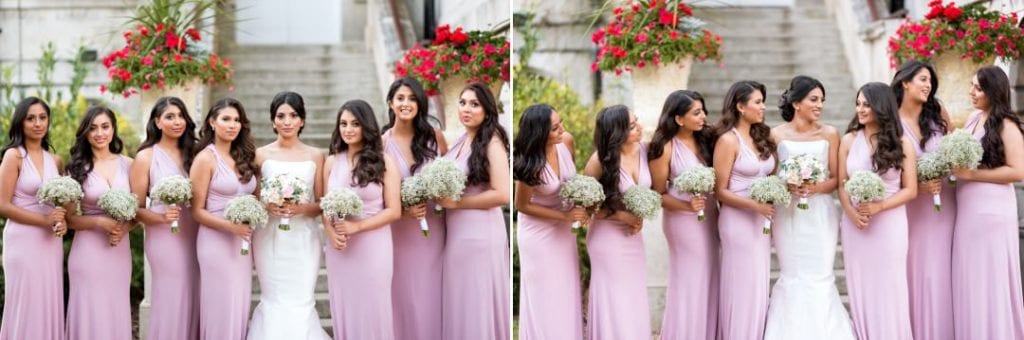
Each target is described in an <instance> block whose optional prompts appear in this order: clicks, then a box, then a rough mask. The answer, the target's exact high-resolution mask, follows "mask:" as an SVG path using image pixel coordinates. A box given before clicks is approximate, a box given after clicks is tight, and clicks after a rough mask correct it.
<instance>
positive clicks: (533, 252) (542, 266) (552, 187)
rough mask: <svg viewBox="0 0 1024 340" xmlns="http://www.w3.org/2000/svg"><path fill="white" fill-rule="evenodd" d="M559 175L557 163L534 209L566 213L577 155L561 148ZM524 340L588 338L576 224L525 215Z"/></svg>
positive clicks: (521, 226)
mask: <svg viewBox="0 0 1024 340" xmlns="http://www.w3.org/2000/svg"><path fill="white" fill-rule="evenodd" d="M555 149H556V150H557V151H556V152H557V153H558V164H557V165H555V166H557V167H558V175H557V177H556V175H555V172H554V170H553V169H552V168H551V164H547V165H546V166H545V167H544V170H543V171H542V174H541V179H542V180H543V183H541V184H540V185H537V186H535V187H534V189H533V197H532V198H531V202H532V203H533V204H537V205H541V206H544V207H548V208H551V209H555V210H560V211H561V210H566V209H567V208H568V207H566V206H564V205H563V204H562V200H561V198H559V197H558V191H559V190H560V189H561V187H562V182H564V181H565V180H568V179H569V178H572V177H573V176H576V166H575V165H574V164H573V161H572V154H570V153H569V148H567V147H566V146H565V145H564V144H557V145H555ZM518 221H519V223H518V229H517V233H516V236H517V237H518V240H519V278H520V284H519V339H521V340H543V339H576V340H578V339H582V338H583V314H582V313H583V312H582V308H583V306H582V302H581V301H580V299H581V297H582V296H581V295H580V284H579V281H580V270H579V255H578V251H577V249H576V234H574V233H573V232H572V222H568V221H559V220H550V219H546V218H540V217H535V216H531V215H527V214H524V213H522V212H520V213H519V218H518Z"/></svg>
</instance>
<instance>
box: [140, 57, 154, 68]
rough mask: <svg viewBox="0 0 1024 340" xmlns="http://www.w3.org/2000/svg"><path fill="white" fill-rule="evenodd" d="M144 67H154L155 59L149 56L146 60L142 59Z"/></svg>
mask: <svg viewBox="0 0 1024 340" xmlns="http://www.w3.org/2000/svg"><path fill="white" fill-rule="evenodd" d="M142 65H144V66H151V65H153V57H148V56H147V57H145V58H142Z"/></svg>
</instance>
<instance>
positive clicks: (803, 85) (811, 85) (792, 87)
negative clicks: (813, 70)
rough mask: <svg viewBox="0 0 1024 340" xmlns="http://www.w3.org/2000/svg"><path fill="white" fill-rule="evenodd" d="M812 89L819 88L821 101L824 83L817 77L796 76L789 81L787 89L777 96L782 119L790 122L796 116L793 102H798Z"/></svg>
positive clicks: (823, 96) (823, 94) (823, 98)
mask: <svg viewBox="0 0 1024 340" xmlns="http://www.w3.org/2000/svg"><path fill="white" fill-rule="evenodd" d="M814 89H821V101H825V85H823V84H822V83H821V82H820V81H818V80H817V79H814V78H811V77H808V76H796V77H793V80H792V81H790V82H789V89H786V91H785V92H783V93H782V96H780V97H779V112H780V113H781V114H782V120H785V121H787V122H792V121H793V117H795V116H796V109H794V108H793V104H796V103H799V102H801V101H803V100H804V99H805V98H807V96H808V95H810V94H811V91H814Z"/></svg>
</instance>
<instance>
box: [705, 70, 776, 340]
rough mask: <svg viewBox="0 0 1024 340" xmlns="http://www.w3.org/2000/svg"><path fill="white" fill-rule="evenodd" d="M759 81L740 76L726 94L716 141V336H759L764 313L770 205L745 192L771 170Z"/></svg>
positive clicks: (769, 140) (772, 148)
mask: <svg viewBox="0 0 1024 340" xmlns="http://www.w3.org/2000/svg"><path fill="white" fill-rule="evenodd" d="M764 96H765V88H764V85H762V84H761V83H758V82H754V81H741V82H738V83H735V84H733V85H732V87H731V88H729V92H728V93H727V94H726V96H725V106H724V107H723V108H722V115H723V116H722V120H721V121H720V122H719V123H718V132H717V134H718V141H717V142H716V143H715V144H716V145H715V153H714V156H713V157H714V168H715V195H716V197H718V200H719V202H721V203H722V206H721V211H720V212H719V215H718V225H719V228H718V235H719V237H720V238H721V242H722V264H721V268H722V271H721V274H720V277H719V280H720V282H721V285H720V290H719V292H718V294H719V300H718V336H719V338H721V339H725V340H731V339H760V338H761V337H762V336H763V335H764V326H765V322H766V320H767V317H768V285H769V282H770V279H769V274H770V270H771V262H770V261H771V237H770V236H769V235H765V234H764V233H762V232H761V226H762V224H763V222H764V219H765V218H771V216H772V215H773V214H774V213H775V209H774V208H773V207H772V206H771V205H769V204H763V203H758V202H756V201H754V200H752V199H750V198H747V197H748V196H749V189H750V184H751V182H753V180H755V179H757V178H760V177H765V176H768V175H770V174H771V173H772V172H773V171H774V170H775V163H776V162H775V141H773V139H772V137H771V136H770V134H771V129H770V128H769V127H768V126H767V125H765V124H764V109H765V105H764Z"/></svg>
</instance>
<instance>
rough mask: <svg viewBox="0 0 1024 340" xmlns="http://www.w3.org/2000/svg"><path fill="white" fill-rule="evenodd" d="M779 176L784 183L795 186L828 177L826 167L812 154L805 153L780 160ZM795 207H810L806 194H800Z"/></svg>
mask: <svg viewBox="0 0 1024 340" xmlns="http://www.w3.org/2000/svg"><path fill="white" fill-rule="evenodd" d="M779 177H781V178H782V179H784V180H786V184H792V185H795V186H800V185H804V184H817V183H821V182H824V181H825V180H827V179H828V168H827V167H825V164H822V162H821V160H820V159H818V158H817V157H814V155H812V154H809V153H805V154H801V155H798V156H796V157H790V158H789V159H787V160H786V161H785V162H782V164H781V165H779ZM796 207H797V208H800V209H804V210H807V209H808V208H810V205H808V204H807V196H804V195H800V200H799V201H798V202H797V205H796Z"/></svg>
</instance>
